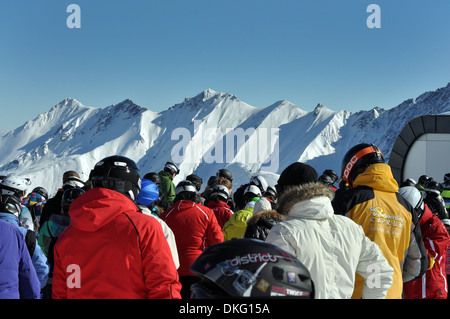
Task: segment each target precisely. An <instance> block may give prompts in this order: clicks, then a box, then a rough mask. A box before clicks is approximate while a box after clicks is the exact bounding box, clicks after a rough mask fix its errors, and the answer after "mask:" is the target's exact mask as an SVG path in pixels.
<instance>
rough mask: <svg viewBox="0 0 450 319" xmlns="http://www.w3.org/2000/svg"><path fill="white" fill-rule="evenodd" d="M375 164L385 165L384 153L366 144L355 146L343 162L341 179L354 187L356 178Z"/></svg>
mask: <svg viewBox="0 0 450 319" xmlns="http://www.w3.org/2000/svg"><path fill="white" fill-rule="evenodd" d="M375 163H384V156H383V153H382V152H381V151H380V149H379V148H378V147H376V146H375V145H373V144H365V143H362V144H358V145H355V146H353V147H352V148H351V149H350V150H349V151H348V152H347V153H346V154H345V156H344V159H343V160H342V164H341V177H342V178H343V179H344V180H345V181H346V182H347V183H348V184H349V186H351V187H352V186H353V181H354V180H355V178H356V176H358V175H359V174H360V173H362V172H363V171H364V170H365V169H366V168H367V166H369V165H371V164H375Z"/></svg>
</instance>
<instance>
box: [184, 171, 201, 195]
mask: <svg viewBox="0 0 450 319" xmlns="http://www.w3.org/2000/svg"><path fill="white" fill-rule="evenodd" d="M186 180H188V181H190V182H192V184H194V185H195V188H196V189H197V191H200V188H201V187H202V184H203V179H202V178H201V177H200V176H198V175H195V174H191V175H188V176H186Z"/></svg>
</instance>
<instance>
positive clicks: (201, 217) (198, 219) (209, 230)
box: [160, 200, 223, 276]
mask: <svg viewBox="0 0 450 319" xmlns="http://www.w3.org/2000/svg"><path fill="white" fill-rule="evenodd" d="M160 217H161V219H162V220H164V221H165V222H166V224H167V226H169V227H170V229H172V231H173V233H174V235H175V241H176V243H177V248H178V258H179V259H180V267H179V268H178V274H179V275H180V276H194V274H193V273H192V272H191V271H190V270H189V268H190V267H191V265H192V263H193V262H194V261H195V260H196V259H197V257H198V256H200V255H201V253H202V252H203V251H204V250H205V249H206V248H207V247H209V246H211V245H213V244H217V243H220V242H223V233H222V229H221V228H220V226H219V224H218V223H217V219H216V216H215V215H214V212H213V211H212V209H210V208H208V207H206V206H203V205H198V204H196V203H194V202H192V201H190V200H179V201H177V202H175V203H174V204H173V205H172V207H171V208H169V209H168V210H166V211H165V212H164V213H162V214H161V215H160Z"/></svg>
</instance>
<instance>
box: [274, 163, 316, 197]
mask: <svg viewBox="0 0 450 319" xmlns="http://www.w3.org/2000/svg"><path fill="white" fill-rule="evenodd" d="M316 181H317V172H316V170H315V169H314V167H312V166H310V165H308V164H304V163H300V162H295V163H292V164H291V165H289V166H288V167H286V168H285V169H284V170H283V172H281V174H280V177H279V178H278V182H277V185H276V188H277V192H278V195H280V194H281V193H283V192H284V191H285V189H287V188H289V187H293V186H299V185H303V184H306V183H311V182H316Z"/></svg>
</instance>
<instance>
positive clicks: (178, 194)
mask: <svg viewBox="0 0 450 319" xmlns="http://www.w3.org/2000/svg"><path fill="white" fill-rule="evenodd" d="M196 199H197V188H195V185H194V184H192V182H190V181H187V180H184V181H181V182H179V183H178V184H177V187H176V188H175V200H174V202H177V201H179V200H190V201H192V202H195V201H196Z"/></svg>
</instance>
